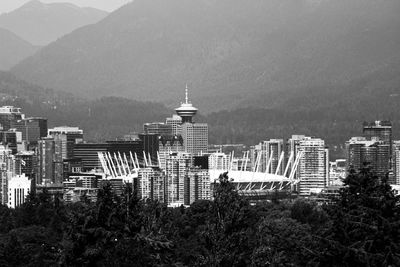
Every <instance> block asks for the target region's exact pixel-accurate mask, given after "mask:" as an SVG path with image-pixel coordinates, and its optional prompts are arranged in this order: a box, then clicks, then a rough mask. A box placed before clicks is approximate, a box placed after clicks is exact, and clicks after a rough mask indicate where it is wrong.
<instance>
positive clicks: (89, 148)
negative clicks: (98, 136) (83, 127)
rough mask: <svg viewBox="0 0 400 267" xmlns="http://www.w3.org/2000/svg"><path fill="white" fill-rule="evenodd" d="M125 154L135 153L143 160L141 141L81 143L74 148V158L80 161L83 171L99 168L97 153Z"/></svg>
mask: <svg viewBox="0 0 400 267" xmlns="http://www.w3.org/2000/svg"><path fill="white" fill-rule="evenodd" d="M99 152H102V153H110V154H111V155H113V154H116V155H117V154H118V153H120V154H124V153H125V154H126V155H129V154H130V153H132V154H134V153H136V154H137V156H138V158H139V159H143V141H141V140H134V141H107V142H106V143H81V144H76V145H75V147H74V157H75V158H77V159H81V160H82V166H83V170H84V171H86V170H92V169H98V168H101V163H100V160H99V157H98V153H99Z"/></svg>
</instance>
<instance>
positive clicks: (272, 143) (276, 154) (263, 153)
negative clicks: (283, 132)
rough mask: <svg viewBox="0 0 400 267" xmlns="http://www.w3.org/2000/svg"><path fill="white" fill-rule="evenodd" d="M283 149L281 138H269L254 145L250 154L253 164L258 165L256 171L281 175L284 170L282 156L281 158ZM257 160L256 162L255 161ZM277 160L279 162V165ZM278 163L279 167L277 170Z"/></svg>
mask: <svg viewBox="0 0 400 267" xmlns="http://www.w3.org/2000/svg"><path fill="white" fill-rule="evenodd" d="M284 150H285V147H284V142H283V139H270V140H269V141H263V142H261V143H260V144H259V145H257V146H256V147H255V153H254V155H253V156H252V163H253V165H256V164H257V165H258V166H259V167H258V171H260V172H268V173H277V174H279V175H282V174H283V172H284V167H285V164H284V158H281V156H283V155H282V152H283V151H284ZM256 161H258V163H257V162H256ZM279 161H281V164H280V165H279ZM278 165H279V169H278V170H277V168H278Z"/></svg>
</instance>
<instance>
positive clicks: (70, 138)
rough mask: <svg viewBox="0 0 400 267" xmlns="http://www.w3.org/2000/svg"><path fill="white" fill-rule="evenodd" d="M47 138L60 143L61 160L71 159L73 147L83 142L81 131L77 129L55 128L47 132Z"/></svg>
mask: <svg viewBox="0 0 400 267" xmlns="http://www.w3.org/2000/svg"><path fill="white" fill-rule="evenodd" d="M48 136H49V137H53V138H54V139H57V140H60V141H61V142H62V146H63V159H70V158H73V157H74V147H75V145H76V144H80V143H82V142H83V130H81V129H79V128H78V127H68V126H62V127H55V128H52V129H49V130H48Z"/></svg>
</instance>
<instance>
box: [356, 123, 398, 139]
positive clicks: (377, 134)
mask: <svg viewBox="0 0 400 267" xmlns="http://www.w3.org/2000/svg"><path fill="white" fill-rule="evenodd" d="M363 135H364V137H365V138H367V140H372V139H376V138H379V140H380V141H383V142H387V143H389V144H391V143H392V122H390V121H374V122H364V123H363Z"/></svg>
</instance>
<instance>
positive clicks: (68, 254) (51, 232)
mask: <svg viewBox="0 0 400 267" xmlns="http://www.w3.org/2000/svg"><path fill="white" fill-rule="evenodd" d="M345 183H346V185H347V186H346V187H345V188H344V189H343V190H342V191H341V195H340V198H339V199H338V200H337V202H336V203H334V204H332V205H330V206H318V205H316V204H315V203H313V202H310V201H305V200H297V201H295V202H294V203H292V202H285V201H279V202H270V203H258V204H256V205H251V204H250V203H249V202H248V201H247V200H246V199H244V198H243V197H241V196H240V195H239V194H238V192H236V191H235V189H234V187H233V185H232V183H231V182H230V180H229V178H228V175H227V173H225V174H223V175H221V177H220V179H219V181H218V182H217V183H215V184H214V189H215V190H214V194H213V200H212V201H205V200H203V201H198V202H195V203H194V204H193V205H191V206H190V207H189V208H185V207H183V206H182V207H179V208H168V207H167V206H165V205H164V204H161V203H158V202H155V201H150V200H139V199H138V198H137V197H136V194H135V192H132V190H131V189H130V188H126V190H125V192H124V193H123V194H122V195H121V196H116V195H115V194H114V193H113V192H112V190H111V187H110V186H109V185H106V186H105V187H104V188H103V189H102V190H100V192H99V194H98V201H97V203H90V202H88V201H86V202H78V203H73V204H68V205H65V204H63V203H60V202H58V201H54V200H53V199H52V198H51V197H50V196H49V195H48V194H47V192H43V193H42V194H39V195H33V194H32V195H29V197H28V199H27V202H26V203H25V204H24V205H22V206H21V207H19V208H17V209H15V210H12V209H8V208H7V207H4V206H1V207H0V266H398V265H399V263H400V262H399V258H400V255H399V251H400V248H399V246H400V238H399V236H400V233H399V230H398V229H399V226H400V225H399V224H400V216H399V199H398V197H395V196H394V195H393V192H392V190H391V188H390V186H389V185H388V184H387V180H386V179H385V178H381V177H376V176H375V175H374V174H373V173H371V172H370V171H369V170H368V169H363V170H361V171H360V172H359V173H355V172H353V171H352V172H351V173H350V174H349V176H348V177H347V179H346V181H345Z"/></svg>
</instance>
